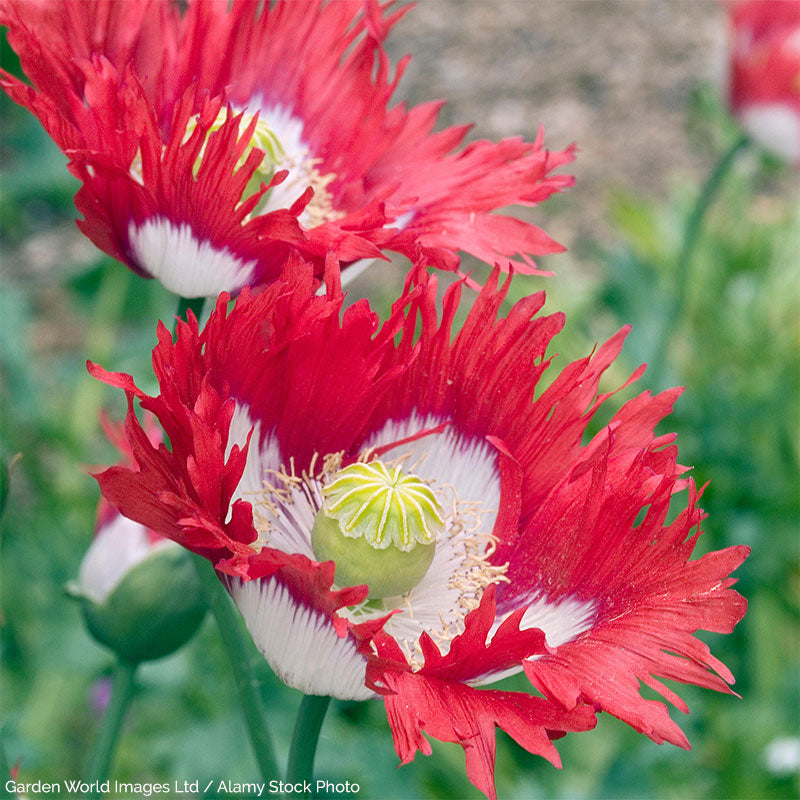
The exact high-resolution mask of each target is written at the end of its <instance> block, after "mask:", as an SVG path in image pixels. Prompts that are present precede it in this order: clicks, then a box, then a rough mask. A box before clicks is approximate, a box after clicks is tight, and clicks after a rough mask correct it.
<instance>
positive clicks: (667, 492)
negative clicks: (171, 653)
mask: <svg viewBox="0 0 800 800" xmlns="http://www.w3.org/2000/svg"><path fill="white" fill-rule="evenodd" d="M326 269H327V276H328V279H327V280H326V284H327V285H328V294H327V296H324V297H323V296H316V297H312V296H310V294H309V293H307V292H290V291H288V290H287V289H286V288H285V287H282V285H281V284H280V283H276V284H274V285H273V286H272V287H271V288H270V289H268V290H267V291H265V292H263V293H261V294H260V295H257V296H253V294H251V293H250V292H249V291H247V290H245V291H243V292H242V294H241V296H240V297H239V299H238V300H237V302H236V304H235V306H234V307H233V309H232V310H230V311H228V310H227V304H228V297H227V296H225V295H223V296H222V297H221V298H220V300H219V301H218V304H217V307H216V309H215V310H214V312H213V313H212V315H211V317H210V319H209V321H208V323H207V325H206V326H205V328H204V330H203V331H200V330H199V329H198V326H197V324H196V322H195V320H194V319H193V318H192V319H190V321H189V322H188V323H179V325H178V332H177V341H176V342H174V343H173V342H172V341H171V339H170V338H169V336H168V335H167V334H166V331H165V330H163V329H162V330H161V332H160V337H159V344H158V346H157V348H156V350H155V351H154V360H153V363H154V366H155V371H156V376H157V378H158V380H159V384H160V387H161V394H160V395H159V396H158V397H148V396H147V395H145V394H144V393H142V392H141V391H140V390H138V389H137V388H136V387H135V385H134V383H133V380H132V379H131V378H130V376H127V375H119V374H117V375H114V374H110V373H106V372H104V371H102V370H100V368H98V367H92V370H93V372H94V373H95V374H96V375H98V377H101V378H103V379H104V380H106V381H108V382H111V383H113V384H115V385H117V386H120V387H122V388H124V389H125V390H126V392H127V393H128V397H129V399H130V402H131V412H130V414H129V418H128V435H129V438H130V439H131V442H132V446H133V449H134V453H135V456H136V460H137V463H138V468H137V469H136V470H125V469H120V468H111V469H109V470H107V471H106V472H104V473H102V474H100V475H98V480H99V482H100V485H101V487H102V490H103V493H104V494H105V496H106V497H107V498H108V499H109V500H110V501H112V502H113V503H115V504H117V505H118V506H119V507H120V508H121V509H122V511H123V512H124V513H125V514H126V515H127V516H130V517H132V518H133V519H138V520H140V521H142V522H143V523H145V524H147V525H149V526H151V527H154V528H155V529H157V530H159V531H161V532H162V533H164V534H165V535H168V536H170V537H172V538H175V539H176V540H177V541H180V542H181V543H182V544H184V545H185V546H187V547H189V548H191V549H193V550H195V551H197V552H200V553H203V554H204V555H206V556H207V557H209V558H211V559H212V560H213V561H214V562H215V565H216V568H217V570H218V572H219V573H220V574H221V575H222V576H224V577H223V579H224V581H225V583H226V585H227V586H228V588H229V590H230V591H231V594H232V596H233V597H234V599H235V600H236V602H237V604H238V605H239V608H240V610H241V612H242V614H243V616H244V618H245V622H246V624H247V626H248V629H249V630H250V632H251V634H252V636H253V638H254V641H255V642H256V644H257V646H258V647H259V649H260V650H261V651H262V652H263V653H264V655H265V657H266V658H267V660H268V661H269V663H270V664H271V665H272V666H273V668H274V669H275V670H276V672H277V673H278V674H279V675H280V676H281V677H282V678H283V680H285V681H286V682H287V683H289V684H290V685H292V686H295V687H298V688H301V689H302V690H303V691H305V692H309V693H327V694H332V695H335V696H339V697H347V698H366V697H370V696H382V697H383V699H384V702H385V704H386V709H387V715H388V718H389V723H390V726H391V729H392V733H393V736H394V740H395V747H396V750H397V753H398V755H399V756H400V758H401V760H402V761H403V762H404V763H405V762H408V761H410V760H411V759H412V758H413V757H414V754H415V753H416V751H417V750H422V751H423V752H425V753H429V752H430V747H429V745H428V743H427V741H426V739H425V738H424V736H423V732H424V733H427V734H428V735H430V736H433V737H436V738H439V739H442V740H445V741H457V742H459V744H461V746H462V747H463V748H464V749H465V752H466V763H467V773H468V775H469V778H470V780H471V781H472V782H473V783H474V784H475V785H476V786H478V787H480V788H481V789H482V790H483V791H484V792H485V793H486V794H487V795H489V796H490V797H494V781H493V771H494V736H493V731H494V727H495V726H496V725H499V726H500V727H502V728H503V729H504V730H506V731H508V733H509V734H510V735H511V736H512V737H513V738H514V739H515V740H516V741H518V742H519V743H520V744H521V745H522V746H523V747H525V748H527V749H528V750H530V751H531V752H534V753H538V754H540V755H543V756H544V757H546V758H548V759H549V760H551V761H552V762H553V763H555V764H558V755H557V753H556V752H555V750H554V748H553V745H552V743H551V740H552V739H553V738H556V737H557V736H558V735H560V734H561V733H562V732H564V731H576V730H586V729H589V728H590V727H592V726H593V724H594V715H595V712H596V711H597V710H605V711H608V712H610V713H612V714H614V715H616V716H618V717H619V718H620V719H623V720H625V721H626V722H628V723H629V724H631V725H633V726H634V727H635V728H636V729H637V730H640V731H643V732H645V733H646V734H647V735H649V736H650V737H651V738H653V739H655V740H656V741H662V740H667V741H671V742H674V743H676V744H679V745H685V738H684V737H683V735H682V734H681V733H680V731H679V729H678V728H677V726H676V725H675V724H674V723H673V722H672V721H671V720H670V718H669V715H668V713H667V711H666V707H665V706H664V705H663V704H661V703H659V702H656V701H652V700H644V699H643V698H642V697H641V695H640V694H639V682H640V681H642V682H644V683H645V684H647V685H648V686H651V687H653V688H655V689H657V690H658V691H660V692H661V693H662V694H663V695H664V696H665V697H666V698H667V699H668V700H670V701H671V702H673V703H674V704H676V705H678V707H679V708H682V709H683V710H685V706H684V705H683V703H682V701H681V700H680V699H679V698H678V697H677V696H676V695H675V694H673V693H672V692H671V691H670V690H669V689H667V688H666V687H664V686H663V685H662V684H661V683H660V682H659V678H668V679H674V680H678V681H682V682H685V683H694V684H698V685H702V686H707V687H709V688H714V689H717V690H721V691H728V683H729V682H732V680H733V679H732V676H731V675H730V673H729V672H728V671H727V669H726V668H725V667H724V666H723V665H722V664H720V663H719V662H718V661H717V660H715V659H714V658H713V657H712V656H711V655H710V653H709V651H708V649H707V648H706V646H705V645H704V644H702V643H701V642H699V641H698V640H697V639H696V638H694V635H693V634H694V632H695V631H696V630H698V629H700V628H703V629H706V630H712V631H728V630H730V629H731V628H732V627H733V625H734V624H735V623H736V622H737V621H738V620H739V619H740V618H741V616H742V615H743V614H744V611H745V601H744V600H743V599H742V598H741V597H740V596H739V595H738V594H736V593H735V592H734V591H732V590H731V589H730V585H731V583H732V582H733V580H732V579H731V578H729V577H728V576H729V574H730V572H731V570H732V569H734V568H735V567H736V566H737V565H738V564H739V563H740V562H741V560H742V559H743V558H744V556H745V554H746V548H729V549H728V550H723V551H720V552H717V553H710V554H708V555H706V556H704V557H702V558H701V559H699V560H695V561H690V560H689V557H690V555H691V553H692V550H693V549H694V545H695V542H696V539H697V536H698V535H699V529H698V525H699V522H700V520H701V518H702V512H701V511H700V509H699V508H698V507H697V493H696V491H695V489H694V486H693V483H692V481H691V479H688V478H686V477H684V476H683V473H684V472H685V470H684V468H682V467H680V466H679V465H678V464H677V462H676V455H677V451H676V448H675V446H674V443H673V439H674V437H672V436H670V435H665V436H657V435H656V434H655V433H654V428H655V426H656V424H657V423H658V422H659V421H660V420H661V419H662V418H663V417H665V416H666V415H667V414H668V413H669V412H670V410H671V407H672V404H673V402H674V401H675V399H676V397H677V395H678V393H679V392H678V390H672V391H668V392H664V393H662V394H660V395H657V396H651V395H650V394H649V393H647V392H645V393H643V394H640V395H639V396H638V397H636V398H634V399H633V400H630V401H629V402H627V403H626V404H625V405H623V407H622V408H621V409H620V411H618V412H617V413H616V414H615V415H614V416H613V417H612V419H611V421H610V422H609V423H608V424H607V425H606V426H605V427H604V428H603V429H602V430H601V431H600V432H599V433H598V434H596V435H595V436H594V437H593V438H592V439H591V440H589V441H588V443H586V444H584V443H583V439H584V434H585V431H586V426H587V424H588V423H589V420H590V419H591V417H592V416H593V415H594V413H595V411H596V410H597V409H598V408H599V407H600V406H601V405H602V404H603V402H604V401H605V400H606V398H607V396H608V395H598V384H599V381H600V378H601V376H602V374H603V373H604V371H605V370H606V369H607V368H608V367H609V365H610V364H611V363H612V362H613V361H614V359H615V357H616V356H617V354H618V353H619V351H620V348H621V346H622V343H623V340H624V337H625V334H626V331H625V330H623V331H621V332H620V333H619V334H617V335H616V336H614V337H612V338H611V339H610V340H609V341H608V342H606V343H605V344H604V345H602V346H601V347H599V348H598V349H597V350H596V352H595V353H594V354H593V355H592V356H590V357H588V358H586V359H582V360H580V361H577V362H575V363H573V364H570V365H568V366H567V367H566V368H565V369H564V370H563V371H562V372H561V373H560V374H559V375H558V376H557V377H555V379H553V380H552V381H549V383H548V385H547V388H546V389H544V390H541V388H540V387H539V391H538V393H537V386H538V384H539V382H540V379H541V378H542V375H543V373H544V372H545V371H546V370H547V369H548V368H549V367H550V362H549V359H548V358H547V356H546V350H547V348H548V345H549V343H550V341H551V339H552V338H553V337H554V336H555V335H556V333H557V332H558V331H559V330H560V328H561V326H562V324H563V317H562V316H561V315H558V314H556V315H551V316H543V315H540V313H539V312H540V309H541V307H542V305H543V302H544V296H543V295H542V294H539V295H534V296H532V297H528V298H526V299H524V300H522V301H520V302H519V303H517V304H516V305H515V306H514V307H513V308H512V309H511V311H510V312H509V314H508V315H507V316H506V317H504V318H499V317H498V314H499V309H500V306H501V304H502V302H503V300H504V298H505V295H506V289H507V284H506V286H504V287H502V288H498V278H499V272H498V271H497V270H495V272H494V274H493V276H492V278H491V279H490V281H489V282H488V284H487V286H486V287H485V288H484V289H483V290H482V291H481V293H480V295H479V296H478V298H477V301H476V303H475V305H474V306H473V308H472V309H471V311H470V312H469V314H468V315H467V318H466V321H465V323H464V325H463V327H462V328H461V330H460V332H459V333H458V335H457V336H456V337H455V338H454V339H453V338H452V336H451V333H452V323H453V319H454V317H455V314H456V311H457V309H458V305H459V298H460V292H461V288H462V287H461V285H459V284H456V285H454V286H452V287H450V288H449V289H448V290H447V292H446V293H445V295H444V300H443V309H442V312H441V314H439V313H437V310H436V288H437V287H436V281H435V279H434V278H431V277H429V276H428V275H427V273H426V272H425V271H424V270H423V269H421V268H419V267H417V268H415V270H413V271H412V273H410V275H409V278H408V281H407V284H406V287H405V291H404V294H403V296H402V297H401V298H400V299H399V300H398V302H397V303H396V304H395V306H394V308H393V310H392V313H391V315H390V317H389V319H388V320H387V321H386V322H385V323H384V324H383V325H380V324H379V320H378V319H377V317H376V316H375V314H374V313H373V312H372V311H370V309H369V307H368V306H367V304H366V303H365V302H364V301H361V302H358V303H356V304H355V305H353V306H351V307H350V308H348V309H347V310H346V311H345V312H344V314H343V315H342V314H341V313H340V312H341V303H342V296H341V289H340V287H339V285H338V284H337V282H336V280H335V277H336V274H337V273H336V269H335V264H333V263H332V259H329V261H328V264H327V268H326ZM285 271H286V273H287V274H291V275H292V276H293V280H298V279H299V278H300V277H301V276H303V275H305V278H304V280H305V281H306V282H307V284H308V285H309V286H310V285H311V282H312V274H311V273H312V267H311V265H309V266H308V267H307V268H306V270H305V272H304V270H303V268H302V265H301V264H300V263H299V261H297V260H292V261H290V262H289V263H288V264H287V265H286V267H285ZM639 374H640V371H637V373H635V374H634V376H632V379H635V378H636V377H638V375H639ZM537 394H538V396H537ZM135 398H139V399H140V402H141V405H142V407H143V408H145V409H148V410H150V411H152V412H153V413H155V414H156V415H157V416H158V417H159V419H160V420H161V422H162V425H163V426H164V429H165V431H166V433H167V434H168V436H169V439H170V441H171V443H172V452H170V451H169V450H167V449H166V448H163V447H162V448H160V449H156V448H154V447H153V446H151V445H149V444H147V443H146V437H145V436H144V434H143V433H142V432H141V429H140V428H139V425H138V423H137V421H136V417H135V415H134V413H133V401H134V399H135ZM234 409H235V410H234ZM248 437H249V438H248ZM357 458H362V459H369V458H379V459H382V460H388V461H390V462H391V463H396V462H400V463H402V464H403V465H404V468H408V469H409V470H410V471H411V472H413V473H414V474H416V475H418V476H419V477H420V479H422V480H424V481H425V482H427V483H428V484H429V485H430V486H431V487H432V489H434V490H435V491H436V492H440V494H439V495H437V496H438V497H440V498H442V509H443V512H442V517H443V519H444V533H443V534H442V535H440V537H439V539H438V540H437V542H436V553H435V556H434V562H433V567H432V568H431V569H430V570H429V571H428V573H427V574H426V575H425V577H424V578H423V579H422V580H421V581H420V582H419V584H418V585H417V586H415V587H414V588H412V589H411V590H409V591H408V592H407V593H406V594H405V595H404V596H403V597H397V598H384V599H382V600H380V601H375V600H374V599H373V600H371V601H370V603H366V602H365V599H366V595H367V591H368V587H366V586H357V587H342V586H337V585H336V584H335V583H334V577H335V574H334V565H333V563H332V562H327V563H324V564H319V563H317V562H316V561H315V560H314V557H313V548H312V546H311V527H312V525H313V522H314V518H315V516H316V514H317V512H318V510H319V508H320V504H321V500H320V497H321V489H322V487H323V486H324V485H325V483H326V481H327V480H328V479H329V477H330V475H331V474H332V472H333V471H335V470H336V469H338V467H339V465H341V464H343V463H349V462H352V461H353V460H354V459H357ZM245 461H246V464H245ZM243 476H244V477H243ZM256 476H259V477H260V481H261V485H260V486H259V485H258V481H257V480H256ZM237 483H238V484H239V485H238V487H237ZM686 490H688V494H689V501H688V504H687V506H686V508H685V510H684V511H683V512H682V513H680V514H679V515H678V516H677V517H676V518H675V520H674V521H673V522H671V523H669V524H667V523H666V514H667V509H668V506H669V503H670V500H671V499H672V498H674V496H675V495H676V493H678V492H680V491H686ZM523 670H524V672H525V674H526V675H527V676H528V677H529V679H530V680H531V682H532V683H533V685H534V686H535V687H536V688H537V689H538V690H539V691H540V692H541V693H542V695H543V697H533V696H529V695H527V694H523V693H517V692H500V691H492V690H486V689H483V688H479V687H482V686H483V685H484V684H486V683H488V682H491V681H493V680H496V679H498V678H500V677H503V676H505V675H509V674H513V673H518V672H521V671H523Z"/></svg>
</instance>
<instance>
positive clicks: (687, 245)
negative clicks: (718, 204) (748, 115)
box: [648, 134, 749, 389]
mask: <svg viewBox="0 0 800 800" xmlns="http://www.w3.org/2000/svg"><path fill="white" fill-rule="evenodd" d="M748 142H749V139H748V137H747V136H746V135H744V134H743V135H742V136H740V137H739V138H738V139H737V140H736V141H735V142H734V143H733V146H732V147H730V148H729V149H728V150H727V151H726V152H725V153H724V154H723V156H722V158H721V159H720V160H719V161H718V162H717V165H716V166H715V167H714V169H713V171H712V172H711V174H710V175H709V177H708V180H707V181H706V182H705V185H704V186H703V189H702V191H701V192H700V195H699V196H698V198H697V200H696V202H695V204H694V208H693V209H692V213H691V214H690V215H689V218H688V220H687V223H686V229H685V230H684V233H683V244H682V245H681V250H680V254H679V256H678V264H677V270H676V275H675V278H676V281H677V287H676V290H675V293H674V295H673V297H672V301H671V302H670V303H669V307H668V309H667V312H666V313H665V314H664V318H663V323H662V328H661V331H660V335H658V336H657V337H656V339H655V342H656V346H657V347H658V349H657V350H656V351H655V353H654V356H653V358H652V359H651V361H650V364H649V369H648V376H649V379H650V380H649V383H650V385H651V386H653V387H654V388H656V389H658V388H659V387H660V384H661V379H662V372H663V371H664V367H665V363H666V362H665V359H666V353H667V345H668V342H669V338H670V334H671V332H672V331H673V330H674V329H675V325H676V324H677V322H678V320H679V319H680V317H681V314H682V313H683V310H684V306H685V305H686V293H687V288H688V284H689V267H690V265H691V262H692V258H693V256H694V252H695V248H696V247H697V243H698V241H699V240H700V232H701V231H702V228H703V222H704V221H705V217H706V213H707V212H708V209H709V208H710V207H711V203H712V202H713V200H714V198H715V196H716V194H717V192H718V191H719V187H720V186H721V185H722V182H723V180H724V179H725V177H726V176H727V174H728V172H729V171H730V168H731V166H732V165H733V162H734V161H735V159H736V156H737V155H738V154H739V151H740V150H742V149H743V148H744V147H745V146H746V145H747V144H748Z"/></svg>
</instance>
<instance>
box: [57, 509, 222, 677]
mask: <svg viewBox="0 0 800 800" xmlns="http://www.w3.org/2000/svg"><path fill="white" fill-rule="evenodd" d="M67 591H68V592H69V593H70V594H71V595H73V596H74V597H75V598H76V599H77V600H78V601H79V602H80V604H81V608H82V610H83V614H84V617H85V619H86V625H87V627H88V628H89V632H90V633H91V634H92V636H93V637H94V638H95V639H96V640H97V641H98V642H100V643H101V644H103V645H105V646H106V647H109V648H110V649H111V650H113V651H114V652H115V653H117V655H118V656H119V657H120V658H122V659H123V660H125V661H128V662H131V663H138V662H140V661H150V660H153V659H156V658H161V657H163V656H166V655H169V654H170V653H172V652H174V651H175V650H177V649H178V648H179V647H181V646H182V645H183V644H185V643H186V642H187V641H188V640H189V639H190V638H191V637H192V635H193V634H194V633H195V631H196V630H197V629H198V628H199V627H200V623H201V622H202V621H203V617H204V616H205V613H206V604H205V600H204V598H203V595H202V589H201V587H200V584H199V581H198V578H197V574H196V572H195V568H194V565H193V564H192V562H191V556H190V554H189V553H188V551H186V550H184V549H183V548H182V547H180V546H179V545H177V544H175V543H174V542H171V541H169V540H168V539H159V540H156V541H152V540H151V539H150V534H149V532H148V531H147V529H146V528H144V527H143V526H141V525H139V524H138V523H135V522H132V521H131V520H128V519H126V518H125V517H122V516H120V515H117V517H116V519H115V520H114V521H113V522H111V523H110V524H108V525H106V526H104V527H103V528H101V529H100V531H99V532H98V534H97V536H96V537H95V540H94V542H93V543H92V547H91V548H90V550H89V552H88V553H87V555H86V557H85V558H84V562H83V564H82V565H81V572H80V578H79V580H78V581H76V582H73V583H71V584H70V585H69V586H68V587H67Z"/></svg>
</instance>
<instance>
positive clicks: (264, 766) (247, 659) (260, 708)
mask: <svg viewBox="0 0 800 800" xmlns="http://www.w3.org/2000/svg"><path fill="white" fill-rule="evenodd" d="M192 560H193V561H194V564H195V567H196V569H197V575H198V577H199V578H200V584H201V586H202V588H203V593H204V595H205V598H206V602H207V603H208V607H209V609H210V610H211V613H212V614H213V615H214V619H215V620H216V621H217V626H218V627H219V631H220V634H221V636H222V642H223V644H224V646H225V650H226V651H227V653H228V657H229V659H230V662H231V669H232V671H233V679H234V682H235V683H236V689H237V691H238V693H239V700H240V702H241V705H242V711H243V713H244V718H245V723H246V725H247V730H248V733H249V735H250V744H251V745H252V747H253V754H254V755H255V758H256V761H257V762H258V767H259V769H260V771H261V775H262V777H263V778H264V780H266V781H270V780H273V779H274V777H275V775H277V774H278V766H277V761H276V760H275V751H274V749H273V746H272V737H271V736H270V733H269V729H268V726H267V715H266V709H265V708H264V701H263V699H262V698H261V694H260V692H259V682H258V680H257V679H256V677H255V674H254V670H253V667H254V663H253V658H252V646H250V645H249V644H248V642H247V641H246V640H245V637H244V636H243V635H242V627H241V618H240V616H239V612H238V611H236V609H235V608H234V606H233V604H232V602H231V600H230V598H229V597H228V593H227V592H226V591H225V589H224V588H223V586H222V584H221V583H220V582H219V579H218V578H217V575H216V572H215V571H214V567H213V566H212V565H211V564H210V563H209V562H208V561H206V560H205V559H204V558H201V557H200V556H194V557H193V559H192ZM259 660H260V659H259Z"/></svg>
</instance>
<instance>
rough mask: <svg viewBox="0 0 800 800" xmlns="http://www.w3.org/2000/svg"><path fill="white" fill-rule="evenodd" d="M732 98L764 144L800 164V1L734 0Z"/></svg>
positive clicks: (746, 125) (731, 12)
mask: <svg viewBox="0 0 800 800" xmlns="http://www.w3.org/2000/svg"><path fill="white" fill-rule="evenodd" d="M728 10H729V16H730V28H731V31H730V87H729V89H730V103H731V108H732V110H733V113H734V114H735V115H736V116H737V117H738V119H739V121H740V122H741V124H742V127H743V128H744V129H745V130H746V131H747V132H748V133H749V134H750V135H751V136H752V137H753V138H754V139H755V140H756V141H758V142H759V143H760V144H761V145H762V146H764V147H765V148H767V149H768V150H771V151H772V152H773V153H776V154H777V155H779V156H780V157H781V158H784V159H786V160H787V161H790V162H792V163H794V164H795V165H796V166H800V3H797V2H795V0H735V2H730V3H729V6H728Z"/></svg>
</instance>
